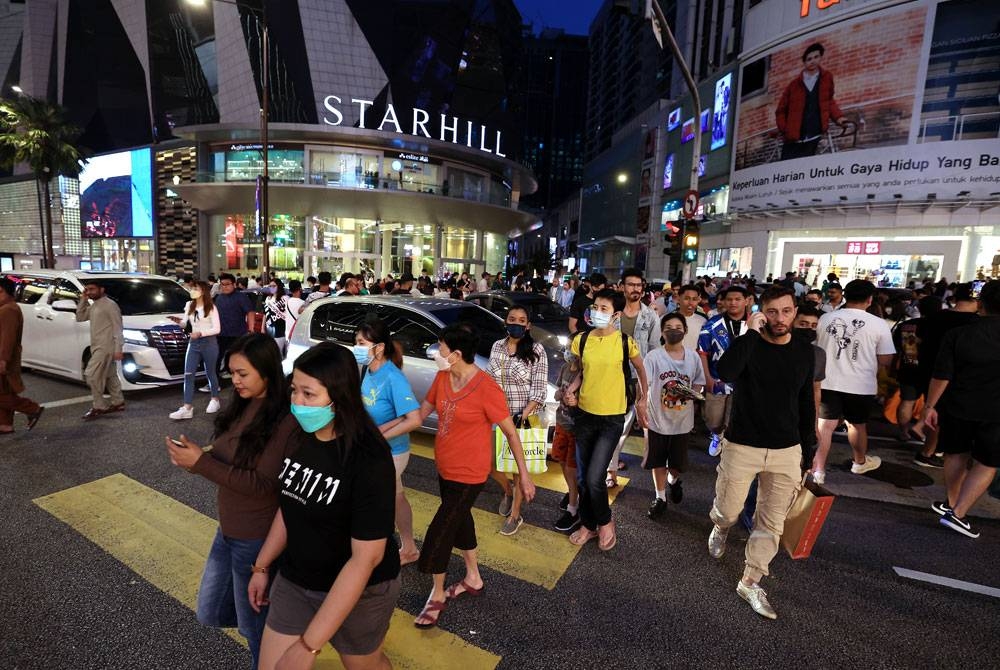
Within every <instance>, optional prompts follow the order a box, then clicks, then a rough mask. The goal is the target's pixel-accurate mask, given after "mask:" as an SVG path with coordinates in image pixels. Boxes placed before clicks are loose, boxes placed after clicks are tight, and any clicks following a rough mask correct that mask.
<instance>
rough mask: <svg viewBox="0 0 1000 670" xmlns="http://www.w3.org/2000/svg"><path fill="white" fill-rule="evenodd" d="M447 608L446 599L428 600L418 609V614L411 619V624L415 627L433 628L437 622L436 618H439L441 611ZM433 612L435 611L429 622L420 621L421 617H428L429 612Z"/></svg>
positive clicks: (429, 616)
mask: <svg viewBox="0 0 1000 670" xmlns="http://www.w3.org/2000/svg"><path fill="white" fill-rule="evenodd" d="M447 608H448V601H447V600H442V601H437V600H428V601H427V603H426V604H425V605H424V608H423V609H422V610H420V614H419V615H417V618H416V619H414V620H413V625H414V626H416V627H417V628H434V627H435V626H437V624H438V619H440V618H441V612H443V611H445V610H446V609H447ZM434 612H437V614H435V615H434V617H433V620H432V621H431V622H430V623H420V620H421V619H430V618H431V614H432V613H434Z"/></svg>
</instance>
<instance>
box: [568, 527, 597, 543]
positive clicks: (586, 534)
mask: <svg viewBox="0 0 1000 670" xmlns="http://www.w3.org/2000/svg"><path fill="white" fill-rule="evenodd" d="M595 537H597V532H596V531H593V530H590V529H588V528H586V527H583V528H578V529H577V530H576V531H574V532H573V534H572V535H570V536H569V541H570V542H572V543H573V544H575V545H576V546H578V547H582V546H583V545H585V544H587V543H588V542H590V541H591V540H593V539H594V538H595Z"/></svg>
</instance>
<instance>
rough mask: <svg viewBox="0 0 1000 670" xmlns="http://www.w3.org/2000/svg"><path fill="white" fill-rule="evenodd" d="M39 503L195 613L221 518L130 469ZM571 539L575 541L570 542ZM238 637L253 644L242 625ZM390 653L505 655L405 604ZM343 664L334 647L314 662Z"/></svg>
mask: <svg viewBox="0 0 1000 670" xmlns="http://www.w3.org/2000/svg"><path fill="white" fill-rule="evenodd" d="M34 502H35V504H36V505H38V506H39V507H41V508H42V509H44V510H46V511H47V512H49V513H50V514H52V515H53V516H54V517H56V518H57V519H59V520H60V521H62V522H64V523H66V524H67V525H69V526H70V527H71V528H73V529H74V530H76V531H77V532H79V533H80V534H81V535H83V536H84V537H86V538H87V539H88V540H90V541H91V542H93V543H94V544H96V545H97V546H99V547H100V548H101V549H103V550H105V551H106V552H108V553H109V554H111V555H112V556H114V557H115V558H116V559H117V560H119V561H121V562H122V563H124V564H125V565H126V566H128V567H129V568H130V569H131V570H133V571H134V572H136V573H137V574H139V576H141V577H142V578H143V579H145V580H146V581H148V582H149V583H151V584H152V585H153V586H155V587H156V588H158V589H160V590H161V591H163V592H164V593H166V594H167V595H169V596H171V597H173V598H175V599H176V600H178V601H179V602H180V603H181V604H183V605H185V606H186V607H188V608H190V609H192V610H194V609H195V605H196V602H197V593H198V584H199V582H200V580H201V568H202V566H203V565H204V563H205V560H206V559H207V558H208V552H209V549H210V548H211V546H212V538H213V537H214V535H215V529H216V526H217V524H216V522H215V521H214V520H213V519H211V518H209V517H207V516H205V515H204V514H201V513H200V512H197V511H196V510H193V509H191V508H190V507H188V506H186V505H184V504H182V503H180V502H178V501H177V500H174V499H173V498H170V497H169V496H166V495H164V494H162V493H160V492H159V491H155V490H153V489H151V488H149V487H147V486H144V485H142V484H140V483H139V482H137V481H135V480H133V479H130V478H128V477H126V476H125V475H123V474H120V473H119V474H114V475H111V476H109V477H105V478H103V479H98V480H96V481H93V482H90V483H87V484H82V485H80V486H76V487H73V488H70V489H66V490H65V491H59V492H58V493H53V494H51V495H47V496H44V497H41V498H37V499H36V500H35V501H34ZM567 544H568V543H567ZM226 633H227V634H229V635H230V637H232V638H233V639H235V640H236V641H238V642H240V643H242V644H246V643H245V641H244V640H243V638H242V637H240V635H239V634H238V633H237V632H236V631H234V630H227V631H226ZM385 652H386V654H387V655H388V656H389V658H390V659H391V660H392V662H393V665H394V666H395V667H397V668H414V669H416V668H435V669H437V668H444V669H446V670H452V669H454V670H469V669H471V668H495V667H496V666H497V664H498V663H499V662H500V657H499V656H496V655H495V654H492V653H490V652H488V651H486V650H484V649H480V648H478V647H475V646H473V645H471V644H469V643H467V642H465V641H464V640H462V639H461V638H460V637H458V636H457V635H453V634H452V633H448V632H446V631H443V630H440V629H433V630H432V631H421V630H418V629H417V628H415V627H414V626H413V615H412V614H409V613H408V612H405V611H403V610H400V609H397V610H396V611H395V612H394V613H393V617H392V624H391V626H390V628H389V634H388V635H387V637H386V642H385ZM314 667H315V668H319V669H322V670H327V669H332V668H341V667H343V666H342V665H341V664H340V661H339V659H338V658H337V654H336V652H334V651H333V650H332V649H331V648H330V647H329V646H327V647H326V649H325V651H324V653H323V655H322V656H321V657H320V658H319V659H318V662H317V663H316V665H315V666H314Z"/></svg>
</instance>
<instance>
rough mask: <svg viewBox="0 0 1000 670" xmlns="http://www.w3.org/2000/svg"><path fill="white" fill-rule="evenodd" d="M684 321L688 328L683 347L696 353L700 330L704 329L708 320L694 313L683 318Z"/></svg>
mask: <svg viewBox="0 0 1000 670" xmlns="http://www.w3.org/2000/svg"><path fill="white" fill-rule="evenodd" d="M684 320H685V321H687V327H688V332H687V335H685V336H684V347H685V348H686V349H693V350H694V351H698V336H699V335H701V329H702V328H704V327H705V323H706V322H708V319H706V318H705V317H703V316H702V315H701V314H699V313H698V312H695V313H694V314H692V315H691V316H685V317H684Z"/></svg>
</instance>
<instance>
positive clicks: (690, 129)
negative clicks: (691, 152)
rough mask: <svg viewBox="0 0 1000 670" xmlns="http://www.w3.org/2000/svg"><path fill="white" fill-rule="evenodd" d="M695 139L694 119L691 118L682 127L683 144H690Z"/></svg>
mask: <svg viewBox="0 0 1000 670" xmlns="http://www.w3.org/2000/svg"><path fill="white" fill-rule="evenodd" d="M693 139H694V118H693V117H692V118H690V119H688V120H687V121H685V122H684V125H683V126H682V127H681V144H683V143H684V142H690V141H691V140H693Z"/></svg>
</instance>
